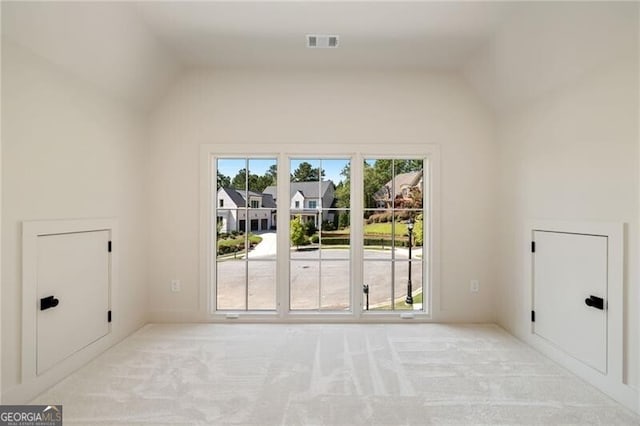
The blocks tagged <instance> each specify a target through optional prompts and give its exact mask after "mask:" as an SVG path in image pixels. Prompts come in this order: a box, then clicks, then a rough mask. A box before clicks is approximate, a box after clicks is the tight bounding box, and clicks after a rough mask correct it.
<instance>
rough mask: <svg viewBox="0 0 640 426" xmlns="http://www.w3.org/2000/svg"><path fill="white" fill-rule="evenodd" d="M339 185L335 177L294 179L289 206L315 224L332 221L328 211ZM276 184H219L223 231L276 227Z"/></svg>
mask: <svg viewBox="0 0 640 426" xmlns="http://www.w3.org/2000/svg"><path fill="white" fill-rule="evenodd" d="M335 190H336V187H335V185H334V184H333V182H332V181H330V180H326V181H321V182H291V184H290V190H289V192H290V200H289V208H290V214H291V218H292V219H293V218H294V217H297V216H301V217H302V220H303V221H306V222H313V223H314V225H315V226H316V227H319V226H320V222H322V221H326V220H328V221H333V219H334V213H333V212H331V211H329V209H330V208H331V207H333V204H334V201H335ZM277 196H278V194H277V187H276V186H268V187H267V188H265V190H264V192H262V193H258V192H253V191H241V190H238V189H234V188H220V189H219V190H218V196H217V197H216V206H215V207H216V216H217V218H218V219H217V220H218V223H219V224H220V232H232V231H247V230H248V231H253V232H256V231H267V230H270V229H275V228H276V202H277Z"/></svg>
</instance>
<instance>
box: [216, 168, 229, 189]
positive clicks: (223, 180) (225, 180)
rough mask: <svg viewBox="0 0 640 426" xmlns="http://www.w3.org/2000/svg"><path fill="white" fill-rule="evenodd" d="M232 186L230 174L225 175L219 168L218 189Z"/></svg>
mask: <svg viewBox="0 0 640 426" xmlns="http://www.w3.org/2000/svg"><path fill="white" fill-rule="evenodd" d="M229 186H231V179H230V178H229V176H225V175H223V174H222V173H220V171H219V170H218V189H220V188H228V187H229Z"/></svg>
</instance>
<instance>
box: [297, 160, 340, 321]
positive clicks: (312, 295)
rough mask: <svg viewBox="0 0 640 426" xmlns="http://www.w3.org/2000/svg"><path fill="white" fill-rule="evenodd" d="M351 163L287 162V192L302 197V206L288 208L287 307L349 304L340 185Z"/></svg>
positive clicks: (328, 307)
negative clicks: (304, 207) (305, 202)
mask: <svg viewBox="0 0 640 426" xmlns="http://www.w3.org/2000/svg"><path fill="white" fill-rule="evenodd" d="M350 165H351V160H350V159H323V158H312V159H291V160H290V173H291V176H290V186H291V190H290V192H291V194H293V197H304V198H306V199H307V209H303V210H296V209H292V210H291V211H290V255H289V257H290V272H289V274H290V275H289V277H290V280H289V281H290V301H289V302H290V303H289V305H290V309H291V310H292V311H307V310H317V311H344V310H349V309H350V308H351V303H350V300H351V249H350V248H351V241H350V230H349V228H350V226H351V223H350V220H349V218H350V210H349V205H350V200H349V197H350V189H347V190H345V189H344V188H345V186H346V187H349V185H350V180H349V175H350ZM338 188H340V190H338ZM294 206H296V207H297V206H298V205H297V201H296V202H295V204H294ZM341 221H342V222H341Z"/></svg>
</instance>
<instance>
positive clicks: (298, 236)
mask: <svg viewBox="0 0 640 426" xmlns="http://www.w3.org/2000/svg"><path fill="white" fill-rule="evenodd" d="M289 237H290V239H291V244H293V245H294V246H296V248H297V249H298V248H300V245H301V244H304V241H305V235H304V225H303V224H302V218H301V217H300V215H298V216H296V217H295V218H293V219H292V220H291V223H290V224H289Z"/></svg>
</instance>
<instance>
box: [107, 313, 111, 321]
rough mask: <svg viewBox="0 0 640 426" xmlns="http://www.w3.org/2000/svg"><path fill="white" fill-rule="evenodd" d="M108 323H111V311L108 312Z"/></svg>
mask: <svg viewBox="0 0 640 426" xmlns="http://www.w3.org/2000/svg"><path fill="white" fill-rule="evenodd" d="M107 322H111V311H107Z"/></svg>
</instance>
